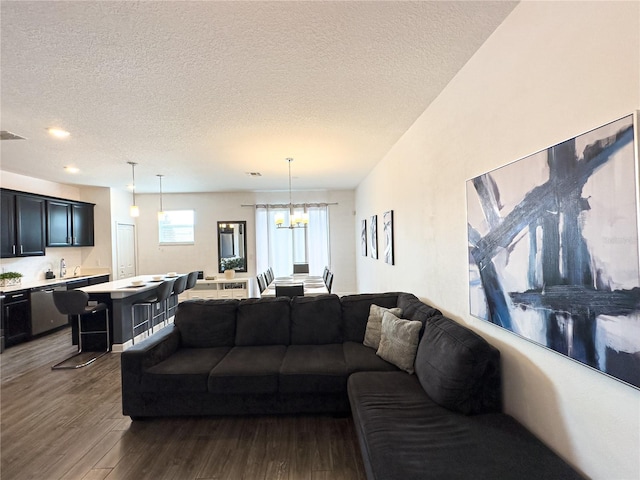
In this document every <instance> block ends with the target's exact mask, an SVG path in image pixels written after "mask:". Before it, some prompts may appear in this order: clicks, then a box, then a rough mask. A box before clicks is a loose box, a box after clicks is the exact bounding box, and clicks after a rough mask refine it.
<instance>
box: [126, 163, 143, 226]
mask: <svg viewBox="0 0 640 480" xmlns="http://www.w3.org/2000/svg"><path fill="white" fill-rule="evenodd" d="M127 163H128V164H129V165H131V180H132V182H131V200H132V202H131V206H130V207H129V215H130V216H132V217H139V216H140V209H139V208H138V206H137V205H136V165H137V163H136V162H127Z"/></svg>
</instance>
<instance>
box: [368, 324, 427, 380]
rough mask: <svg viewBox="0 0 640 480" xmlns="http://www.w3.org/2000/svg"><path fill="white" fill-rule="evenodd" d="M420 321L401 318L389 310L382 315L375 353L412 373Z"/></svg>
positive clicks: (420, 326) (420, 325)
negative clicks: (378, 344) (378, 345)
mask: <svg viewBox="0 0 640 480" xmlns="http://www.w3.org/2000/svg"><path fill="white" fill-rule="evenodd" d="M421 328H422V323H421V322H419V321H417V320H403V319H401V318H398V317H396V316H395V315H393V314H392V313H391V312H384V315H383V316H382V331H381V334H380V347H378V351H377V352H376V354H377V355H378V356H379V357H381V358H382V359H384V360H386V361H387V362H390V363H393V364H394V365H395V366H396V367H398V368H400V369H401V370H404V371H405V372H407V373H413V372H414V369H413V364H414V362H415V359H416V350H417V349H418V340H419V337H420V329H421Z"/></svg>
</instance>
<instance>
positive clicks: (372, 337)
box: [362, 304, 402, 350]
mask: <svg viewBox="0 0 640 480" xmlns="http://www.w3.org/2000/svg"><path fill="white" fill-rule="evenodd" d="M384 312H391V313H392V314H394V315H395V316H396V317H401V316H402V309H401V308H384V307H379V306H378V305H373V304H372V305H371V307H369V320H367V329H366V330H365V332H364V341H363V342H362V343H363V345H365V346H367V347H371V348H375V349H376V350H377V349H378V347H379V346H380V328H381V326H382V315H383V314H384Z"/></svg>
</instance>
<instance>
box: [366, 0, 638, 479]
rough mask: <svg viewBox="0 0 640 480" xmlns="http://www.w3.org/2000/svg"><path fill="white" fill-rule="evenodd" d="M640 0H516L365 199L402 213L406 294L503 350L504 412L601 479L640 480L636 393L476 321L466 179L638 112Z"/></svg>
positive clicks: (395, 273) (390, 271)
mask: <svg viewBox="0 0 640 480" xmlns="http://www.w3.org/2000/svg"><path fill="white" fill-rule="evenodd" d="M639 32H640V3H638V2H523V3H520V4H519V5H518V6H517V7H516V8H515V10H514V11H513V12H512V14H511V15H510V16H509V17H508V18H507V19H506V20H505V21H504V23H503V24H502V25H501V26H500V27H499V28H498V29H497V30H496V32H495V33H494V34H493V35H492V36H491V37H490V38H489V39H488V40H487V41H486V42H485V44H484V45H483V46H482V47H481V48H480V49H479V51H478V52H477V53H476V55H475V56H474V57H473V58H472V59H471V60H470V61H469V62H468V63H467V64H466V65H465V67H464V68H463V69H462V70H461V71H460V72H459V74H458V75H457V76H456V77H455V78H454V79H453V80H452V81H451V82H450V84H449V85H448V86H447V88H446V89H445V90H444V91H443V92H442V94H441V95H440V96H439V97H438V98H437V99H436V100H435V101H434V102H433V104H432V105H431V106H430V107H429V108H428V109H427V110H426V111H425V112H424V114H423V115H422V116H421V117H420V118H419V119H418V120H417V121H416V122H415V124H414V125H413V126H412V127H411V128H410V129H409V130H408V131H407V132H406V133H405V135H404V136H403V138H401V139H400V141H399V142H398V143H397V144H396V145H395V146H394V147H393V148H392V150H391V151H390V152H389V153H388V154H387V155H386V157H385V158H384V159H383V160H382V161H381V162H380V163H379V165H378V166H377V167H376V168H375V169H374V170H373V171H372V172H371V174H370V175H369V176H368V177H367V178H366V179H365V181H363V182H362V184H361V185H360V186H359V187H358V189H357V191H356V222H355V223H356V225H355V228H354V231H356V232H357V231H358V230H359V223H360V220H361V219H363V218H367V219H368V218H369V216H370V215H372V214H378V215H379V216H380V215H382V213H383V212H384V211H386V210H388V209H393V210H394V213H395V234H396V235H395V245H396V266H394V267H390V266H389V265H386V264H384V262H383V261H382V260H381V259H379V260H373V259H371V258H364V257H361V256H360V254H359V240H358V237H356V241H355V244H356V245H358V246H357V252H358V253H357V257H356V258H357V281H358V289H359V290H360V291H384V290H406V291H410V292H413V293H415V294H416V295H418V296H419V297H421V298H422V299H423V300H425V301H428V302H430V303H432V304H434V305H436V306H437V307H439V308H440V309H441V310H443V312H444V313H446V314H448V315H449V316H451V317H452V318H454V319H456V320H458V321H461V322H463V323H466V324H469V325H470V326H471V327H472V328H473V329H475V330H476V331H478V332H479V333H481V334H482V335H483V336H484V337H485V338H487V339H488V340H489V341H490V342H491V343H492V344H494V345H495V346H496V347H497V348H499V349H500V351H501V353H502V362H503V384H504V400H505V409H506V411H507V413H509V414H512V415H513V416H515V417H516V418H517V419H519V420H520V421H521V422H523V423H524V424H525V425H526V426H527V427H528V428H529V429H530V430H532V431H533V432H534V433H535V434H536V435H537V436H539V437H540V438H541V439H542V440H543V441H544V442H545V443H547V444H548V445H550V446H551V447H552V448H553V449H554V450H555V451H556V452H558V453H559V454H560V455H561V456H562V457H564V458H565V459H567V460H568V461H569V462H570V463H571V464H572V465H574V466H575V467H576V468H577V469H578V470H580V471H581V472H583V473H584V474H586V475H587V476H589V477H591V478H596V479H638V478H640V391H639V390H637V389H634V388H632V387H630V386H627V385H625V384H623V383H621V382H618V381H616V380H613V379H611V378H609V377H607V376H605V375H603V374H601V373H598V372H595V371H593V370H591V369H589V368H587V367H585V366H583V365H580V364H578V363H575V362H573V361H571V360H568V359H566V358H564V357H562V356H561V355H558V354H556V353H554V352H551V351H548V350H545V349H544V348H542V347H539V346H536V345H534V344H532V343H530V342H527V341H525V340H522V339H520V338H519V337H516V336H515V335H512V334H510V333H509V332H507V331H505V330H502V329H500V328H498V327H495V326H493V325H491V324H489V323H486V322H482V321H480V320H477V319H475V318H473V317H471V316H470V315H469V307H468V275H467V271H468V268H467V265H468V263H467V262H468V260H467V257H468V253H467V231H466V207H465V181H466V180H467V179H469V178H472V177H474V176H477V175H478V174H481V173H484V172H487V171H489V170H491V169H494V168H496V167H499V166H502V165H504V164H506V163H508V162H511V161H513V160H516V159H518V158H521V157H523V156H526V155H528V154H531V153H534V152H536V151H538V150H541V149H543V148H545V147H547V146H550V145H553V144H555V143H557V142H559V141H562V140H565V139H567V138H570V137H573V136H575V135H577V134H580V133H582V132H584V131H586V130H589V129H592V128H594V127H597V126H599V125H601V124H604V123H607V122H609V121H611V120H615V119H617V118H619V117H621V116H624V115H626V114H629V113H631V112H632V111H633V110H635V109H638V108H640V33H639Z"/></svg>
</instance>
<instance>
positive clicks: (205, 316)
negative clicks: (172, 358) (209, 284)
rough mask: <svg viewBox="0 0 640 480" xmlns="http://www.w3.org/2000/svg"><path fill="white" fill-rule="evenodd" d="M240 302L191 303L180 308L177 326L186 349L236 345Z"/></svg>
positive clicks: (208, 301) (177, 315)
mask: <svg viewBox="0 0 640 480" xmlns="http://www.w3.org/2000/svg"><path fill="white" fill-rule="evenodd" d="M237 308H238V300H188V301H186V302H181V303H180V304H179V305H178V310H177V311H176V316H175V320H174V323H175V325H176V327H177V328H178V330H179V331H180V336H181V346H182V347H185V348H208V347H225V346H229V347H231V346H233V344H234V340H235V334H236V310H237Z"/></svg>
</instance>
